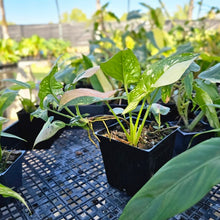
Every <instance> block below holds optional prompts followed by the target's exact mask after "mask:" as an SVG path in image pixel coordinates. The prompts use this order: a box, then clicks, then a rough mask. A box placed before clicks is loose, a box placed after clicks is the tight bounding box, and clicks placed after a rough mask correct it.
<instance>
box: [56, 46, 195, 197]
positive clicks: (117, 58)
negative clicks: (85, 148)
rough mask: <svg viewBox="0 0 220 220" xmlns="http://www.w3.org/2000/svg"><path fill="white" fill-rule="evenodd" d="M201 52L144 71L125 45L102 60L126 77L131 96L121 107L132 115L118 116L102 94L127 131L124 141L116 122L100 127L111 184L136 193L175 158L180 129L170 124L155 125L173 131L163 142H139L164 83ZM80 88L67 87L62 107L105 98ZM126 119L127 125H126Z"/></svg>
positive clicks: (105, 66)
mask: <svg viewBox="0 0 220 220" xmlns="http://www.w3.org/2000/svg"><path fill="white" fill-rule="evenodd" d="M196 58H197V55H195V54H181V55H177V56H171V57H168V58H165V59H164V60H161V61H159V62H157V63H154V64H152V65H150V66H147V67H146V70H144V71H143V72H141V69H140V64H139V62H138V60H137V58H136V56H135V55H134V54H133V52H132V51H131V50H129V49H126V50H123V51H120V52H119V53H117V54H116V55H114V56H113V57H112V58H111V59H110V60H108V61H107V62H103V63H101V64H100V68H101V70H102V71H103V72H104V73H105V74H106V75H107V76H110V77H112V78H114V79H115V80H118V81H121V82H122V83H123V86H124V89H125V94H126V95H125V97H126V99H127V102H128V105H127V107H126V108H125V109H123V112H122V115H125V114H126V115H128V119H125V118H121V117H118V116H117V114H116V113H115V112H114V109H112V108H111V106H110V105H109V104H108V102H107V99H103V100H102V101H105V103H106V105H107V106H108V107H109V109H110V111H111V112H112V114H113V116H114V118H115V119H116V121H117V123H118V124H119V127H120V129H121V132H122V133H123V134H124V136H125V137H126V139H125V140H123V141H122V142H121V141H118V140H114V139H113V137H112V136H111V134H110V130H111V127H109V128H108V127H107V126H106V129H107V132H106V131H99V132H96V135H97V136H98V138H99V140H100V143H99V145H100V149H101V152H102V156H103V161H104V165H105V170H106V175H107V179H108V182H109V183H110V184H111V185H112V186H115V187H117V188H119V189H121V190H125V191H126V192H127V193H128V194H130V195H133V194H134V193H136V192H137V191H138V190H139V189H140V188H141V187H142V186H143V185H144V184H145V183H146V182H147V181H148V180H149V179H150V178H151V176H152V175H153V174H154V173H155V172H156V171H157V170H158V169H159V168H160V167H161V166H163V165H164V164H165V163H166V162H167V161H168V160H169V159H171V157H172V153H173V147H174V138H175V131H174V130H172V129H171V128H166V127H165V128H162V126H161V125H159V126H157V130H154V131H153V132H152V134H153V133H154V134H155V133H160V132H162V131H167V130H168V129H170V130H171V131H170V134H169V135H168V136H166V137H164V135H162V140H160V141H159V143H154V144H153V146H151V147H149V146H145V147H146V148H150V149H141V148H139V146H140V144H139V141H140V140H143V139H147V140H148V139H150V138H149V137H150V134H147V135H146V137H144V138H143V136H142V135H143V133H144V131H145V125H146V120H147V118H148V115H149V112H150V110H151V109H152V104H153V103H154V101H155V98H156V96H157V93H158V92H159V90H160V89H161V88H162V87H164V86H167V85H170V84H173V83H175V82H176V81H177V80H178V79H179V78H180V77H181V76H182V75H183V74H184V72H185V71H186V70H187V69H188V68H189V66H190V65H191V64H192V63H193V61H194V60H195V59H196ZM78 92H79V90H70V91H67V92H65V93H64V94H63V95H62V98H61V101H60V105H61V107H62V106H68V105H80V104H85V103H87V104H89V103H90V102H89V100H90V101H91V102H95V101H100V100H101V99H100V97H96V96H95V95H96V92H95V91H92V90H81V91H80V92H81V93H80V94H79V93H78ZM116 98H117V97H116ZM108 99H111V98H108ZM146 102H147V103H148V107H147V110H146V111H145V114H144V116H143V118H142V117H141V115H142V112H143V109H144V108H145V105H146ZM139 103H141V106H139V107H140V109H139V112H138V114H137V115H136V118H135V119H134V118H133V113H132V111H133V110H134V109H135V108H136V107H137V106H138V104H139ZM103 117H104V116H103ZM121 120H122V121H121ZM124 121H125V124H126V125H125V124H124ZM127 124H128V127H126V126H127ZM151 127H152V126H151ZM103 133H107V135H103ZM160 134H161V133H160ZM148 135H149V136H148ZM155 142H156V141H155ZM145 147H144V148H145Z"/></svg>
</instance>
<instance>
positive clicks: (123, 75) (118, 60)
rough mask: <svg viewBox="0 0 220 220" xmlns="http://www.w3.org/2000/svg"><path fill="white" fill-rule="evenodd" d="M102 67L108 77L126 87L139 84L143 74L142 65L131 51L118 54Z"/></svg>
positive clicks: (127, 50) (101, 65)
mask: <svg viewBox="0 0 220 220" xmlns="http://www.w3.org/2000/svg"><path fill="white" fill-rule="evenodd" d="M100 67H101V69H102V71H103V72H104V73H105V74H106V75H109V76H111V77H113V78H115V79H116V80H119V81H121V82H123V83H124V86H126V87H128V85H130V84H133V83H136V82H138V81H139V78H140V74H141V69H140V64H139V62H138V60H137V58H136V56H135V55H134V54H133V52H132V51H131V50H130V49H126V50H123V51H120V52H118V53H117V54H116V55H114V56H113V57H112V58H111V59H109V60H108V61H107V62H104V63H101V64H100Z"/></svg>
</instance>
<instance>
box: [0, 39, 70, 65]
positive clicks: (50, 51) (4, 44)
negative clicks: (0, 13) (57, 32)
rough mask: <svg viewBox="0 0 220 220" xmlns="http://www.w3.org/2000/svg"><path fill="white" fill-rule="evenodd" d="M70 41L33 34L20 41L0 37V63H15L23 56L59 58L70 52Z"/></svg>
mask: <svg viewBox="0 0 220 220" xmlns="http://www.w3.org/2000/svg"><path fill="white" fill-rule="evenodd" d="M69 47H70V43H69V42H67V41H64V40H61V39H55V38H51V39H49V40H46V39H44V38H41V37H39V36H38V35H33V36H31V37H30V38H23V39H22V40H20V41H19V42H17V41H15V40H13V39H6V40H5V39H0V63H2V64H5V63H14V62H17V61H18V60H20V59H21V58H28V57H32V58H37V59H39V58H48V59H53V58H57V57H58V56H60V55H61V54H65V53H67V52H68V48H69Z"/></svg>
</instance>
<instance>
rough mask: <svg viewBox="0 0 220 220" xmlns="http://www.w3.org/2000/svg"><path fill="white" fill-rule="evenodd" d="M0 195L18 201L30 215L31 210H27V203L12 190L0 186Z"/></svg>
mask: <svg viewBox="0 0 220 220" xmlns="http://www.w3.org/2000/svg"><path fill="white" fill-rule="evenodd" d="M0 194H1V195H2V196H3V197H13V198H15V199H18V200H19V201H20V202H22V203H23V204H24V205H25V206H26V207H27V209H28V210H29V212H30V213H31V210H30V209H29V207H28V205H27V203H26V202H25V200H24V199H23V198H22V197H21V196H20V195H19V194H18V193H17V192H15V191H14V190H12V189H10V188H8V187H6V186H4V185H2V184H0Z"/></svg>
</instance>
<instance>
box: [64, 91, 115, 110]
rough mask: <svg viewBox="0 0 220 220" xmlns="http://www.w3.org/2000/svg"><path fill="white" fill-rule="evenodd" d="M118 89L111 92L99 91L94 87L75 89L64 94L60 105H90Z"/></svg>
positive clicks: (109, 95) (106, 97) (108, 96)
mask: <svg viewBox="0 0 220 220" xmlns="http://www.w3.org/2000/svg"><path fill="white" fill-rule="evenodd" d="M115 92H116V90H114V91H109V92H99V91H96V90H93V89H84V88H82V89H74V90H70V91H67V92H65V93H64V94H63V96H62V98H61V100H60V106H65V105H73V103H74V105H88V104H92V103H94V102H99V101H102V100H105V99H108V98H110V97H112V96H113V95H114V94H115Z"/></svg>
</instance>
